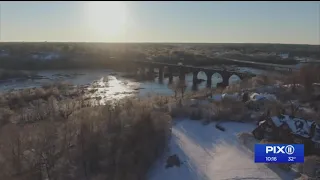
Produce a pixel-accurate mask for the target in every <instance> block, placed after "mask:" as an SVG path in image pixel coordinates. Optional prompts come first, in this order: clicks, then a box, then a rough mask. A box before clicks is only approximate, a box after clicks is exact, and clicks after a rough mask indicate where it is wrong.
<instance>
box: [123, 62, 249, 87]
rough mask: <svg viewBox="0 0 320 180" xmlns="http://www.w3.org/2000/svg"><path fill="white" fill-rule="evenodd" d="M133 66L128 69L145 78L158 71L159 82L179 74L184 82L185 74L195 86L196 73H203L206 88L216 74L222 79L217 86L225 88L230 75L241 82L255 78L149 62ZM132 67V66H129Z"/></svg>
mask: <svg viewBox="0 0 320 180" xmlns="http://www.w3.org/2000/svg"><path fill="white" fill-rule="evenodd" d="M132 62H133V64H131V63H130V69H131V70H132V69H134V71H135V72H137V73H138V72H140V74H141V73H142V74H143V75H146V76H153V75H154V74H155V71H154V70H155V69H158V76H159V81H162V80H163V78H164V74H165V73H166V74H167V76H168V77H169V83H171V82H172V80H173V75H174V74H179V79H180V80H182V81H184V80H185V76H186V74H187V73H192V74H193V84H194V85H195V84H197V82H198V78H197V76H198V73H199V72H201V71H202V72H204V73H205V74H206V76H207V86H209V87H210V86H211V84H212V82H211V78H212V75H213V74H215V73H218V74H220V75H221V77H222V82H221V83H218V85H217V86H220V87H226V86H228V85H229V78H230V77H231V76H232V75H236V76H238V77H239V78H240V79H241V80H243V79H246V78H251V77H253V76H255V74H253V73H247V72H246V73H243V72H237V71H232V70H227V69H223V68H203V67H196V66H188V65H179V64H167V63H160V62H150V61H132ZM128 65H129V64H128ZM131 65H132V66H131Z"/></svg>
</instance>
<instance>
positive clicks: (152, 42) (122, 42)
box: [0, 41, 320, 46]
mask: <svg viewBox="0 0 320 180" xmlns="http://www.w3.org/2000/svg"><path fill="white" fill-rule="evenodd" d="M0 43H105V44H278V45H308V46H320V43H319V44H297V43H291V44H290V43H278V42H274V43H273V42H270V43H267V42H264V43H263V42H257V43H252V42H159V41H158V42H157V41H150V42H133V41H131V42H124V41H119V42H103V41H0Z"/></svg>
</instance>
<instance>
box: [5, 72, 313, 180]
mask: <svg viewBox="0 0 320 180" xmlns="http://www.w3.org/2000/svg"><path fill="white" fill-rule="evenodd" d="M307 72H310V73H311V74H313V73H312V71H310V70H309V71H307ZM302 75H303V74H301V76H300V78H299V80H298V79H295V80H297V81H295V85H290V84H292V79H291V78H274V77H271V76H269V77H267V76H258V77H254V78H252V79H250V80H247V81H243V82H241V83H238V84H234V85H230V86H229V87H227V88H226V89H204V90H202V91H198V92H185V91H184V90H183V89H176V90H175V92H176V94H174V95H170V96H150V97H145V98H137V97H127V98H125V97H122V98H123V99H122V100H116V101H109V100H110V99H112V96H113V95H105V96H100V95H101V94H106V92H105V91H106V90H107V89H104V87H105V86H104V85H105V84H104V83H106V81H107V80H104V79H101V81H97V82H95V83H93V84H92V85H91V86H76V85H73V84H53V85H47V86H43V87H41V88H31V89H24V90H14V91H10V92H4V93H2V94H1V95H0V114H1V117H0V119H1V131H0V133H1V135H0V147H1V148H0V167H3V168H1V169H0V179H10V178H11V177H13V176H15V177H16V178H17V179H18V180H20V179H35V177H39V176H40V177H41V179H46V178H47V179H49V180H50V179H71V180H72V179H81V178H84V177H85V178H87V179H95V178H102V179H123V180H126V179H128V180H129V179H130V180H131V179H137V180H140V179H146V178H147V177H146V175H147V174H148V172H149V170H150V167H152V165H153V164H154V162H156V161H157V160H158V159H159V158H161V157H162V158H168V157H166V155H165V154H164V152H165V151H166V149H167V147H168V146H169V144H170V143H169V140H170V137H171V136H172V134H171V129H172V128H173V129H172V131H173V133H174V135H181V136H179V137H183V134H181V133H180V134H179V133H178V134H177V131H176V129H174V128H176V126H175V124H176V122H178V121H177V120H178V119H188V121H190V120H193V121H197V123H199V124H198V125H200V124H205V125H206V124H207V125H208V124H209V125H210V126H211V125H214V126H215V127H216V128H215V129H217V128H218V129H217V131H224V130H225V131H228V127H224V126H221V127H219V126H216V125H217V123H218V124H219V123H220V122H226V121H237V123H241V124H244V125H245V124H251V127H252V126H254V124H253V123H254V122H255V121H257V120H259V118H261V115H262V113H263V112H265V111H267V110H269V109H270V107H272V108H273V109H270V110H271V112H270V113H271V115H272V114H273V113H274V114H278V113H279V110H283V109H284V110H286V112H288V113H290V112H291V106H290V105H291V104H288V102H290V101H291V102H297V103H298V104H300V105H302V106H301V107H303V108H300V109H299V110H301V111H297V112H296V115H297V116H305V117H308V116H309V117H312V116H313V115H314V114H313V113H316V112H317V110H315V108H314V107H313V106H317V104H318V103H317V101H316V100H313V101H312V99H315V98H314V97H315V96H316V95H317V92H319V91H318V89H317V88H316V87H313V86H312V83H313V81H305V78H304V77H302ZM311 80H312V79H311ZM310 83H311V86H312V89H309V88H310ZM297 84H300V85H297ZM311 90H312V92H313V93H310V92H311ZM244 91H246V92H248V93H250V94H249V97H250V98H248V99H247V101H246V102H244V101H243V97H244V96H243V92H244ZM309 91H310V92H309ZM255 93H256V94H255ZM98 94H100V95H99V96H96V95H98ZM272 95H273V96H272ZM109 98H110V99H109ZM247 102H250V103H247ZM261 102H263V103H261ZM311 102H312V103H311ZM312 104H313V105H312ZM257 107H259V108H257ZM304 110H308V111H304ZM281 112H283V111H281ZM306 119H309V118H306ZM198 125H197V126H198ZM226 128H227V129H226ZM199 129H201V128H199ZM219 129H220V130H219ZM246 131H247V130H246ZM202 135H203V136H202ZM202 135H201V136H202V137H204V138H205V137H212V136H211V135H208V134H202ZM215 135H217V134H215ZM221 137H222V136H221ZM186 140H190V139H187V138H186ZM211 140H212V139H210V138H209V140H208V142H207V143H211ZM191 145H192V144H191ZM188 147H190V148H191V149H192V147H193V146H188ZM187 149H189V148H187ZM12 152H14V153H12ZM199 152H200V151H199ZM202 152H203V151H201V152H200V155H201V153H202ZM171 155H172V154H171ZM194 155H196V156H197V154H194ZM191 157H194V156H193V155H192V154H191ZM219 157H220V156H219ZM221 157H223V156H221ZM231 157H232V156H231ZM179 158H181V157H179ZM247 161H248V159H246V160H243V162H247ZM215 163H216V162H215ZM198 164H199V163H198ZM200 164H201V163H200ZM231 165H232V164H228V165H226V166H231ZM248 167H249V165H248ZM200 169H201V168H200ZM255 171H259V169H256V170H255ZM212 177H216V176H212ZM221 177H222V176H221Z"/></svg>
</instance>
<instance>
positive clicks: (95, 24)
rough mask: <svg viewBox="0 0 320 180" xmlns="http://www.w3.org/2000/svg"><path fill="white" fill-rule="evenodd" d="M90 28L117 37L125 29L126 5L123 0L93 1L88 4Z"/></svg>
mask: <svg viewBox="0 0 320 180" xmlns="http://www.w3.org/2000/svg"><path fill="white" fill-rule="evenodd" d="M86 8H87V17H88V22H89V24H90V28H91V29H92V30H93V31H94V32H95V33H98V35H104V36H108V37H111V38H112V37H115V36H119V35H121V34H122V33H123V32H124V31H125V28H126V27H125V26H126V5H125V2H121V1H96V2H95V1H91V2H88V4H87V6H86Z"/></svg>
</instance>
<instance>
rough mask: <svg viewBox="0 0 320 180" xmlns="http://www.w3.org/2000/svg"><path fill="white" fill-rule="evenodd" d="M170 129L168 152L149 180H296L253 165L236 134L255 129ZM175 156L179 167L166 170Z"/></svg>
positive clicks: (193, 124) (194, 125) (186, 124)
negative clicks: (168, 162) (167, 160)
mask: <svg viewBox="0 0 320 180" xmlns="http://www.w3.org/2000/svg"><path fill="white" fill-rule="evenodd" d="M175 123H176V124H175V125H174V126H173V129H172V138H171V141H170V145H169V146H170V150H169V152H167V154H166V155H165V156H164V158H163V159H162V160H161V161H159V162H158V163H157V164H156V165H155V167H153V170H152V171H151V172H150V175H149V180H239V179H246V180H253V179H285V180H287V179H288V180H292V179H295V178H294V175H293V174H288V173H285V172H283V171H282V170H280V169H278V168H276V167H275V166H272V167H271V166H270V167H268V166H266V165H264V164H255V163H254V159H253V155H252V153H250V151H248V150H247V149H246V148H244V146H243V145H241V144H240V143H239V141H238V138H237V134H238V133H240V132H251V131H252V130H253V129H254V127H255V125H254V124H248V123H235V122H226V123H223V124H222V126H223V127H225V128H226V131H224V132H223V131H220V130H218V129H216V128H215V124H214V123H211V124H209V125H203V124H201V122H199V121H192V120H180V121H176V122H175ZM174 154H176V155H177V156H178V157H179V159H180V160H181V161H182V162H183V164H182V165H181V166H180V167H172V168H167V169H166V168H165V165H166V159H167V157H168V156H171V155H174Z"/></svg>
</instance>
